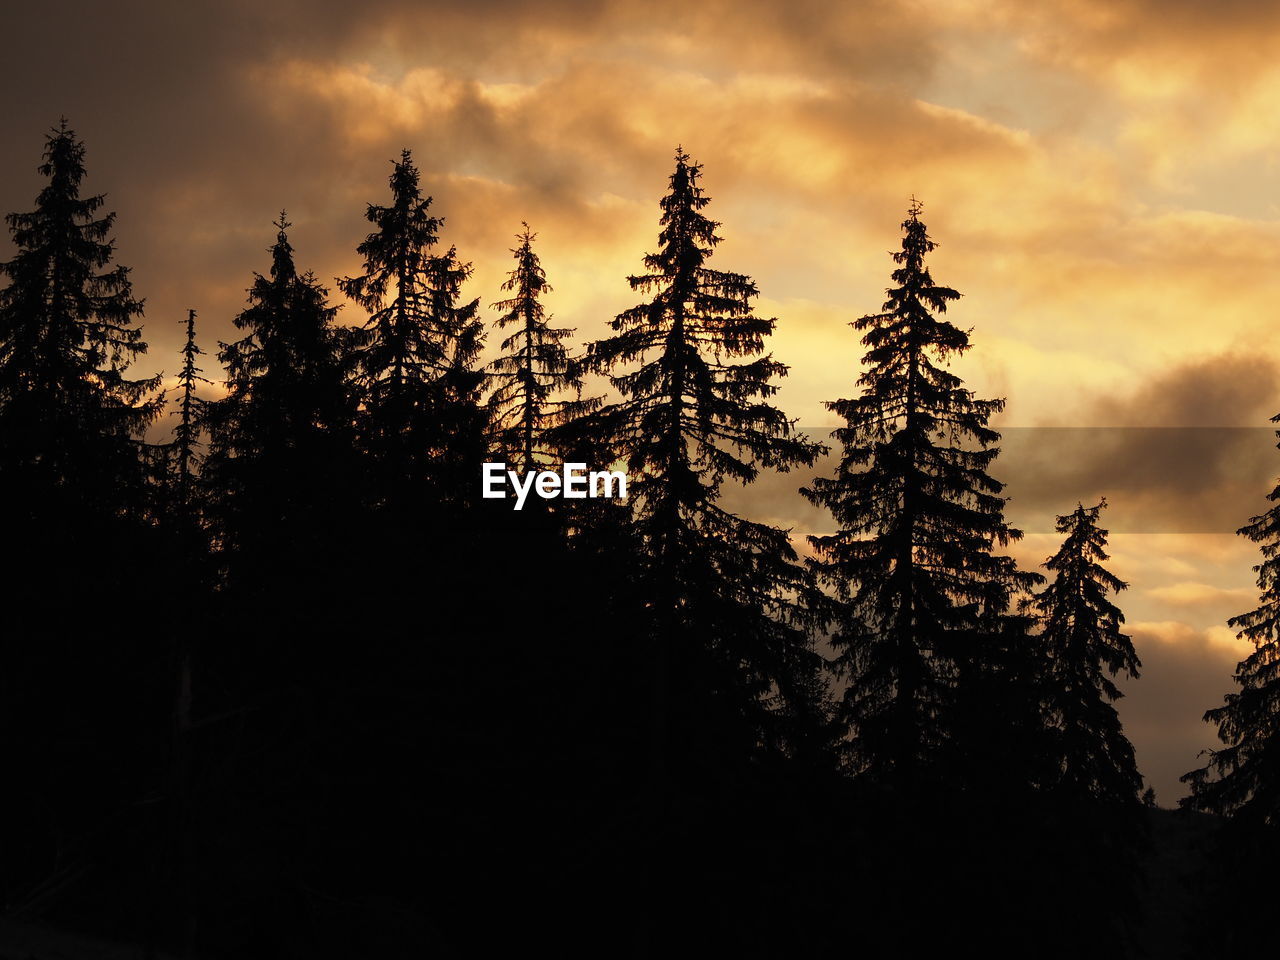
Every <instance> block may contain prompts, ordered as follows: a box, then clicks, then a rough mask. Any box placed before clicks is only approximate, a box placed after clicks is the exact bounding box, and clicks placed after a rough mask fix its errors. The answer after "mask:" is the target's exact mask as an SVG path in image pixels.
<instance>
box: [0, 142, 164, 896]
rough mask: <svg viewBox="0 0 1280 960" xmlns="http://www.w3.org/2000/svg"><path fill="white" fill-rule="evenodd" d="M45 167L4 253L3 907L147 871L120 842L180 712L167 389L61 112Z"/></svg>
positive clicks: (81, 150) (135, 826) (0, 310)
mask: <svg viewBox="0 0 1280 960" xmlns="http://www.w3.org/2000/svg"><path fill="white" fill-rule="evenodd" d="M39 172H40V174H41V176H42V177H43V178H45V181H46V182H45V184H44V186H43V188H42V189H41V190H40V192H39V195H38V196H37V198H36V203H35V208H34V210H32V211H30V212H27V213H14V214H10V215H9V216H8V217H7V218H6V221H7V224H8V227H9V231H10V234H11V236H12V240H13V245H14V247H15V252H14V254H13V256H12V258H11V259H9V260H8V261H6V262H4V263H0V276H2V277H3V278H4V280H5V281H7V282H6V283H5V286H4V288H3V289H2V290H0V531H3V537H4V543H5V549H6V553H7V554H8V556H9V557H10V559H11V561H15V562H10V563H9V564H8V565H7V569H6V571H5V575H4V577H3V579H2V580H0V603H3V606H4V610H5V632H6V642H5V644H4V645H3V647H0V684H2V685H3V690H2V695H0V731H2V733H0V737H3V742H2V745H0V746H2V749H3V751H4V755H5V776H6V782H7V783H8V784H11V785H13V786H11V788H10V789H7V790H5V791H4V796H3V799H2V800H0V848H3V850H4V857H3V869H2V870H0V897H2V898H3V900H4V901H5V903H7V904H21V903H24V902H26V903H32V902H35V899H34V898H36V897H42V898H43V897H45V895H46V894H48V893H49V891H50V890H51V889H52V888H50V887H49V885H48V883H49V878H50V877H51V876H52V877H65V876H69V875H72V874H74V875H77V876H81V877H84V876H93V877H95V878H96V882H97V883H98V884H101V886H99V887H98V888H97V889H98V890H99V891H101V889H102V888H103V887H104V886H109V885H116V884H127V883H129V882H130V879H131V877H136V872H132V873H131V868H130V867H129V866H128V865H122V864H121V862H120V858H119V855H118V853H116V852H115V851H117V850H120V849H124V848H125V847H126V846H127V845H128V842H129V841H128V840H126V835H127V834H129V833H130V832H133V831H137V830H140V829H143V828H144V827H145V826H146V824H145V821H146V820H147V819H148V817H149V815H148V814H146V813H143V812H141V809H140V808H141V803H140V802H139V801H140V800H141V798H142V796H143V794H144V789H143V787H142V786H141V785H142V784H144V783H147V782H150V781H149V779H148V778H149V777H150V776H151V775H152V774H153V773H154V772H155V770H156V769H157V764H158V763H159V762H160V751H161V750H162V749H163V746H162V744H161V745H157V743H156V738H155V737H154V731H155V730H156V729H161V730H162V729H163V724H164V717H165V715H166V714H165V710H164V706H165V705H164V704H160V703H158V702H157V701H158V699H160V698H158V697H157V692H158V691H159V689H160V688H159V687H158V686H157V685H156V684H155V683H154V682H153V681H154V680H155V671H154V669H153V668H152V664H154V663H156V662H157V661H158V660H160V659H162V648H161V647H160V643H161V642H162V641H159V640H158V639H157V633H158V631H155V630H153V629H150V628H148V627H147V625H146V623H145V620H144V619H141V618H140V616H139V613H138V611H139V606H140V604H141V605H143V606H146V604H147V603H148V602H149V600H150V599H153V598H154V597H155V596H156V594H157V592H159V590H162V589H163V588H162V587H159V588H158V587H157V584H158V582H159V580H160V576H159V574H160V573H161V572H162V571H161V570H160V569H159V564H158V562H157V556H158V551H157V549H156V547H157V545H158V544H157V538H156V528H155V518H154V515H153V514H152V501H151V496H150V490H149V488H148V480H149V473H148V465H147V459H146V457H145V456H144V445H143V442H142V439H141V434H142V432H143V430H144V429H145V428H146V427H147V425H149V424H150V423H151V422H152V421H153V420H154V418H155V417H156V416H158V414H159V412H160V408H161V405H162V403H163V398H162V396H161V395H159V393H158V391H157V390H156V388H157V387H158V385H159V377H147V378H141V379H134V378H131V376H130V374H129V368H130V366H131V364H133V363H134V362H136V361H139V360H141V359H142V358H143V357H144V354H145V352H146V349H147V347H146V344H145V343H144V342H143V339H142V330H141V327H140V326H139V325H138V321H139V318H140V317H141V314H142V301H141V300H139V299H137V298H136V297H135V296H134V294H133V289H132V284H131V282H130V277H129V271H128V270H127V268H125V267H123V266H120V265H117V264H115V263H114V258H115V247H114V241H113V239H112V237H111V233H112V230H113V227H114V224H115V215H114V214H111V213H104V212H103V209H102V208H103V204H104V198H103V196H102V195H93V196H84V195H83V194H82V192H81V188H82V185H83V182H84V178H85V147H84V144H83V143H82V142H81V141H80V140H79V139H78V138H77V137H76V135H75V133H74V132H73V131H72V130H71V129H70V128H69V127H68V126H67V124H66V122H65V121H63V122H62V124H61V125H60V126H59V127H58V128H56V129H54V130H53V131H52V132H51V133H50V135H49V136H48V137H47V139H46V142H45V149H44V156H43V163H42V164H41V165H40V167H39ZM158 605H159V604H157V606H158ZM135 836H136V834H135ZM55 886H56V883H55ZM28 898H31V899H28ZM47 905H48V901H46V906H47Z"/></svg>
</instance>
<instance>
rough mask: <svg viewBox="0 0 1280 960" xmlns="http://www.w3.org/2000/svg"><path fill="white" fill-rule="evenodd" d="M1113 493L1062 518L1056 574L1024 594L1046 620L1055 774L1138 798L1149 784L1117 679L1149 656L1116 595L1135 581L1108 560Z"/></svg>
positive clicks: (1051, 565)
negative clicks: (1122, 710) (1106, 513)
mask: <svg viewBox="0 0 1280 960" xmlns="http://www.w3.org/2000/svg"><path fill="white" fill-rule="evenodd" d="M1105 506H1106V500H1103V501H1101V502H1100V503H1099V504H1098V505H1097V506H1094V507H1085V506H1083V505H1077V507H1076V509H1075V510H1074V511H1073V512H1071V513H1068V514H1065V515H1064V516H1060V517H1058V518H1057V530H1058V532H1059V533H1061V534H1065V540H1064V541H1063V544H1062V547H1061V548H1060V549H1059V550H1058V552H1057V553H1056V554H1054V555H1053V556H1052V557H1050V558H1049V559H1048V560H1046V561H1045V564H1044V566H1045V567H1046V569H1048V570H1049V571H1050V573H1052V574H1054V577H1053V580H1052V581H1051V582H1050V583H1049V584H1048V585H1047V586H1046V587H1045V588H1044V590H1043V591H1041V592H1040V593H1039V594H1037V595H1036V596H1035V597H1034V598H1030V599H1028V600H1026V601H1024V604H1025V608H1026V609H1028V610H1030V611H1032V612H1033V613H1034V614H1035V615H1036V616H1037V617H1038V619H1039V620H1040V622H1041V623H1042V624H1043V630H1042V632H1041V634H1040V637H1039V643H1040V645H1041V647H1042V649H1043V650H1044V653H1045V655H1046V656H1047V657H1048V670H1047V671H1046V674H1047V675H1046V677H1045V680H1046V683H1045V707H1046V711H1047V718H1048V721H1049V723H1050V727H1051V730H1052V736H1053V738H1054V742H1055V743H1056V749H1055V750H1054V757H1053V767H1054V769H1053V774H1054V780H1053V781H1052V782H1051V783H1049V784H1048V786H1049V787H1050V788H1051V789H1055V790H1059V791H1062V792H1063V793H1065V794H1066V795H1068V796H1071V797H1078V798H1086V799H1091V800H1096V801H1100V802H1103V803H1115V804H1133V803H1136V802H1137V799H1138V791H1139V790H1141V789H1142V776H1141V774H1139V773H1138V767H1137V762H1136V761H1135V759H1134V754H1133V745H1132V744H1131V743H1129V740H1128V738H1127V737H1125V735H1124V731H1123V729H1122V728H1121V725H1120V718H1119V716H1118V715H1117V714H1116V710H1115V707H1113V706H1112V704H1113V703H1114V702H1115V701H1116V700H1118V699H1119V698H1120V697H1121V696H1122V694H1121V693H1120V690H1119V688H1118V687H1117V686H1116V684H1115V682H1114V680H1113V679H1112V678H1113V677H1115V676H1116V675H1117V674H1120V673H1123V674H1124V675H1126V676H1128V677H1130V678H1131V679H1136V678H1137V676H1138V669H1139V667H1141V665H1142V664H1141V663H1140V661H1139V660H1138V655H1137V653H1135V652H1134V649H1133V642H1132V641H1131V640H1130V638H1129V637H1128V636H1127V635H1126V634H1125V633H1123V632H1122V624H1123V623H1124V614H1123V613H1121V612H1120V608H1119V607H1117V606H1116V605H1115V604H1114V603H1112V602H1111V600H1110V598H1109V597H1108V594H1109V593H1118V592H1119V591H1121V590H1123V589H1125V587H1126V586H1127V584H1125V582H1124V581H1123V580H1121V579H1119V578H1118V577H1116V576H1115V575H1114V574H1112V573H1110V572H1109V571H1108V570H1107V569H1106V568H1104V567H1103V566H1102V563H1103V561H1105V560H1106V559H1107V552H1106V546H1107V531H1106V530H1103V529H1102V528H1100V527H1099V526H1098V518H1099V515H1100V514H1101V512H1102V509H1103V508H1104V507H1105Z"/></svg>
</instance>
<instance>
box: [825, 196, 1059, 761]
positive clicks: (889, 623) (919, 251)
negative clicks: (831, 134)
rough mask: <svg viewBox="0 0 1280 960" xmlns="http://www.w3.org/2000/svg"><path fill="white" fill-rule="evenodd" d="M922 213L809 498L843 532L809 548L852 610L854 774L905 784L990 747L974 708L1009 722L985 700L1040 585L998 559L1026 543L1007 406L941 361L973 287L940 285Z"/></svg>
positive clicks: (842, 669) (857, 325)
mask: <svg viewBox="0 0 1280 960" xmlns="http://www.w3.org/2000/svg"><path fill="white" fill-rule="evenodd" d="M920 211H921V207H920V205H919V203H917V202H916V201H914V200H913V201H912V204H911V207H910V210H909V211H908V215H907V219H906V220H905V221H904V222H903V224H902V229H903V231H904V236H903V240H902V249H901V250H900V251H898V252H896V253H894V254H893V259H894V262H895V263H896V264H898V267H897V269H895V270H894V271H893V274H892V276H893V282H894V284H895V286H893V287H891V288H890V289H889V290H888V299H887V300H886V301H885V303H884V306H883V308H882V312H880V313H877V314H871V315H868V316H864V317H861V318H859V319H858V320H856V321H854V322H853V324H852V326H853V328H854V329H855V330H857V331H859V332H861V333H862V334H863V336H862V343H863V344H864V345H865V347H866V348H867V353H866V356H865V358H864V360H863V363H864V365H865V366H866V368H867V369H866V370H864V371H863V373H862V374H861V376H860V377H859V378H858V381H857V383H858V386H860V387H861V388H862V393H861V395H860V396H859V397H857V398H856V399H852V400H836V401H834V402H829V403H828V404H827V407H828V408H829V409H830V410H832V411H834V412H835V413H837V414H839V415H840V416H841V417H842V418H843V419H844V421H845V424H846V425H845V426H844V427H842V428H840V429H838V430H836V431H835V432H834V436H835V438H836V439H837V440H838V441H839V442H840V443H841V445H842V446H843V455H842V457H841V460H840V463H839V466H838V468H837V472H836V475H835V477H822V478H818V479H816V480H814V481H813V483H812V485H811V486H810V487H809V488H807V489H805V490H803V491H802V492H803V493H804V495H805V496H806V497H808V499H809V500H811V501H812V502H813V503H815V504H817V505H819V506H822V507H825V508H827V509H828V510H830V511H831V513H832V515H833V516H834V518H835V520H836V522H837V524H838V530H837V532H836V533H834V534H831V535H829V536H812V537H810V540H811V542H812V543H813V546H814V550H815V555H816V556H815V559H814V561H813V568H814V570H815V571H816V572H817V573H818V574H819V575H820V576H821V577H822V579H823V580H824V581H826V582H827V583H828V584H830V585H831V586H832V587H833V589H834V590H835V592H836V593H837V595H838V597H839V599H840V601H841V604H842V607H841V612H840V614H839V617H838V619H837V621H836V624H835V632H834V634H833V636H832V638H831V643H832V646H833V647H834V649H835V650H836V653H837V659H836V669H837V671H838V673H839V675H840V676H841V677H842V678H843V679H844V680H845V682H846V684H847V685H846V687H845V690H844V693H843V696H842V698H841V700H840V702H839V703H838V705H837V708H836V716H837V719H838V721H839V722H840V723H841V724H842V726H843V727H844V728H845V731H846V732H847V738H848V739H847V741H846V744H845V762H846V766H847V769H848V770H849V771H851V772H852V773H854V774H865V775H868V776H870V777H871V778H873V779H875V780H878V781H882V782H888V783H898V784H900V785H901V784H905V783H910V782H912V781H913V780H916V779H918V778H919V777H920V776H921V775H922V774H925V773H926V772H929V771H931V772H932V774H933V775H935V776H936V775H938V772H939V771H940V770H941V769H942V767H941V766H940V764H941V763H942V762H943V758H944V757H945V756H946V755H948V752H949V750H951V749H954V748H956V747H960V748H961V749H967V748H972V747H974V746H975V745H976V744H977V742H978V741H980V740H981V739H983V736H984V734H981V733H978V732H977V731H976V730H975V729H973V727H974V724H973V723H971V722H969V721H968V720H966V719H965V714H966V709H965V707H964V703H963V701H964V700H966V699H967V700H969V701H970V702H971V703H972V704H974V707H975V709H971V710H968V711H967V712H968V714H969V716H970V717H973V716H977V715H979V714H980V713H981V712H982V711H984V710H985V711H986V712H988V713H990V712H994V713H997V714H998V713H999V710H998V708H997V706H996V704H994V703H986V704H982V703H975V701H976V700H978V691H979V690H982V689H986V688H988V687H996V686H999V685H1000V684H999V681H998V680H997V679H996V678H995V677H994V676H993V674H994V673H997V672H999V671H1000V670H1005V671H1012V670H1014V669H1015V666H1014V657H1013V654H1014V653H1015V652H1016V651H1017V650H1018V649H1019V646H1018V645H1019V636H1018V635H1019V632H1020V624H1019V622H1018V621H1016V619H1013V618H1011V615H1010V613H1009V611H1010V605H1011V602H1012V601H1013V600H1014V598H1015V595H1016V594H1017V593H1018V592H1019V591H1022V590H1025V589H1027V588H1029V587H1030V586H1031V585H1032V584H1034V583H1035V582H1038V581H1039V579H1040V578H1039V577H1038V576H1037V575H1035V574H1031V573H1024V572H1021V571H1019V570H1018V569H1017V566H1016V564H1015V562H1014V560H1013V559H1012V558H1010V557H1007V556H1003V555H1000V554H998V553H996V552H995V548H996V547H1003V546H1005V545H1007V544H1008V543H1010V542H1011V541H1014V540H1017V539H1018V538H1019V537H1020V536H1021V533H1020V531H1018V530H1015V529H1013V528H1012V527H1010V526H1009V525H1008V524H1007V523H1005V520H1004V515H1003V510H1004V498H1003V497H1001V496H1000V492H1001V489H1002V487H1001V484H1000V483H998V482H997V481H996V480H994V479H992V478H991V477H990V476H989V475H988V473H987V469H988V467H989V466H990V464H991V462H992V461H993V460H994V459H995V457H996V455H997V453H998V450H997V448H996V447H995V446H994V444H995V443H996V442H997V441H998V440H999V434H998V433H997V432H996V431H994V430H992V429H991V428H990V427H989V426H988V421H989V419H990V417H991V416H992V415H993V414H994V413H996V412H997V411H999V410H1000V409H1002V407H1003V405H1004V401H1003V400H980V399H977V398H975V397H974V396H973V394H972V392H971V391H969V390H968V389H966V388H965V387H964V385H963V382H962V381H961V380H960V378H959V377H957V376H956V375H955V374H953V373H951V372H949V371H947V370H946V369H944V368H943V366H942V365H943V364H945V363H946V362H947V361H948V360H949V359H950V358H952V357H954V356H958V355H960V354H963V353H964V352H965V351H966V350H968V349H969V337H968V334H966V333H965V332H964V331H963V330H961V329H959V328H958V327H956V326H955V325H954V324H952V323H950V322H949V321H947V320H945V319H943V318H942V316H941V315H942V314H943V313H944V312H945V311H946V308H947V305H948V304H950V303H952V302H953V301H955V300H956V299H958V298H959V296H960V294H959V293H957V292H956V291H955V290H953V289H951V288H950V287H944V286H940V285H938V284H936V283H934V281H933V278H932V276H930V273H929V270H928V267H927V266H926V265H925V256H926V254H928V253H929V252H930V251H932V250H933V249H934V246H935V244H934V242H933V241H932V240H931V239H930V238H929V236H928V234H927V232H926V229H925V225H924V223H923V221H921V219H920V216H919V215H920ZM1001 722H1005V721H1001ZM962 730H963V731H965V732H963V733H962V732H961V731H962ZM959 741H964V742H963V743H959Z"/></svg>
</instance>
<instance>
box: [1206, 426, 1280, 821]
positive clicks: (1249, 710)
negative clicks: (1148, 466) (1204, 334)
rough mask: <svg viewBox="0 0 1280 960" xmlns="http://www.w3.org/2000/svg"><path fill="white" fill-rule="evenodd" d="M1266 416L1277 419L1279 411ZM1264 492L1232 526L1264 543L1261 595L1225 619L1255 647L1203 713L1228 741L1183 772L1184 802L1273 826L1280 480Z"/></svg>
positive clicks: (1279, 816)
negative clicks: (1260, 503) (1247, 516)
mask: <svg viewBox="0 0 1280 960" xmlns="http://www.w3.org/2000/svg"><path fill="white" fill-rule="evenodd" d="M1271 419H1272V422H1273V423H1275V422H1280V416H1275V417H1272V418H1271ZM1276 436H1277V437H1280V431H1277V432H1276ZM1267 499H1268V500H1270V501H1272V502H1273V503H1275V504H1276V505H1275V506H1273V507H1272V508H1271V509H1270V510H1268V511H1267V512H1266V513H1264V514H1262V515H1260V516H1256V517H1253V518H1252V519H1251V520H1250V521H1249V523H1248V524H1247V525H1245V526H1244V527H1241V528H1240V530H1239V531H1237V532H1238V533H1239V534H1240V535H1241V536H1243V537H1248V538H1249V539H1250V540H1252V541H1253V542H1254V543H1257V544H1258V545H1259V547H1260V549H1261V550H1262V562H1261V563H1260V564H1258V565H1257V566H1255V567H1254V568H1253V569H1254V571H1255V572H1256V573H1257V574H1258V589H1259V590H1260V591H1261V596H1260V598H1259V601H1260V602H1259V605H1258V607H1257V608H1256V609H1254V610H1251V611H1250V612H1248V613H1243V614H1241V615H1240V616H1238V617H1232V618H1231V619H1230V620H1229V621H1227V623H1228V625H1229V626H1232V627H1235V628H1236V629H1237V630H1238V631H1239V633H1238V634H1237V635H1238V636H1239V637H1240V638H1241V639H1242V640H1248V641H1249V642H1250V643H1252V644H1253V645H1254V648H1255V649H1254V651H1253V653H1251V654H1249V656H1248V657H1246V658H1245V659H1244V660H1242V661H1241V662H1240V663H1239V665H1238V666H1237V667H1236V673H1235V679H1236V683H1237V684H1238V685H1239V687H1240V689H1239V690H1238V691H1237V692H1235V693H1229V694H1227V695H1226V697H1225V702H1224V703H1223V705H1222V706H1220V707H1214V708H1213V709H1212V710H1208V711H1206V712H1205V715H1204V719H1205V721H1206V722H1208V723H1214V724H1217V727H1218V737H1219V739H1221V740H1222V742H1223V743H1224V744H1226V746H1224V747H1223V748H1221V749H1219V750H1212V751H1210V756H1209V762H1208V763H1207V764H1206V765H1205V766H1204V767H1202V768H1201V769H1199V770H1194V771H1192V772H1191V773H1188V774H1187V775H1186V776H1184V777H1183V778H1182V780H1183V782H1184V783H1188V784H1190V786H1191V796H1190V797H1187V798H1186V799H1184V800H1183V801H1182V803H1183V805H1184V806H1189V807H1191V808H1193V809H1196V810H1204V811H1207V812H1210V813H1216V814H1221V815H1228V816H1231V817H1233V818H1234V819H1236V820H1237V821H1239V822H1241V823H1245V824H1250V825H1265V826H1271V827H1275V826H1280V486H1277V487H1276V488H1275V489H1274V490H1272V491H1271V493H1270V494H1269V495H1268V497H1267Z"/></svg>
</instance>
